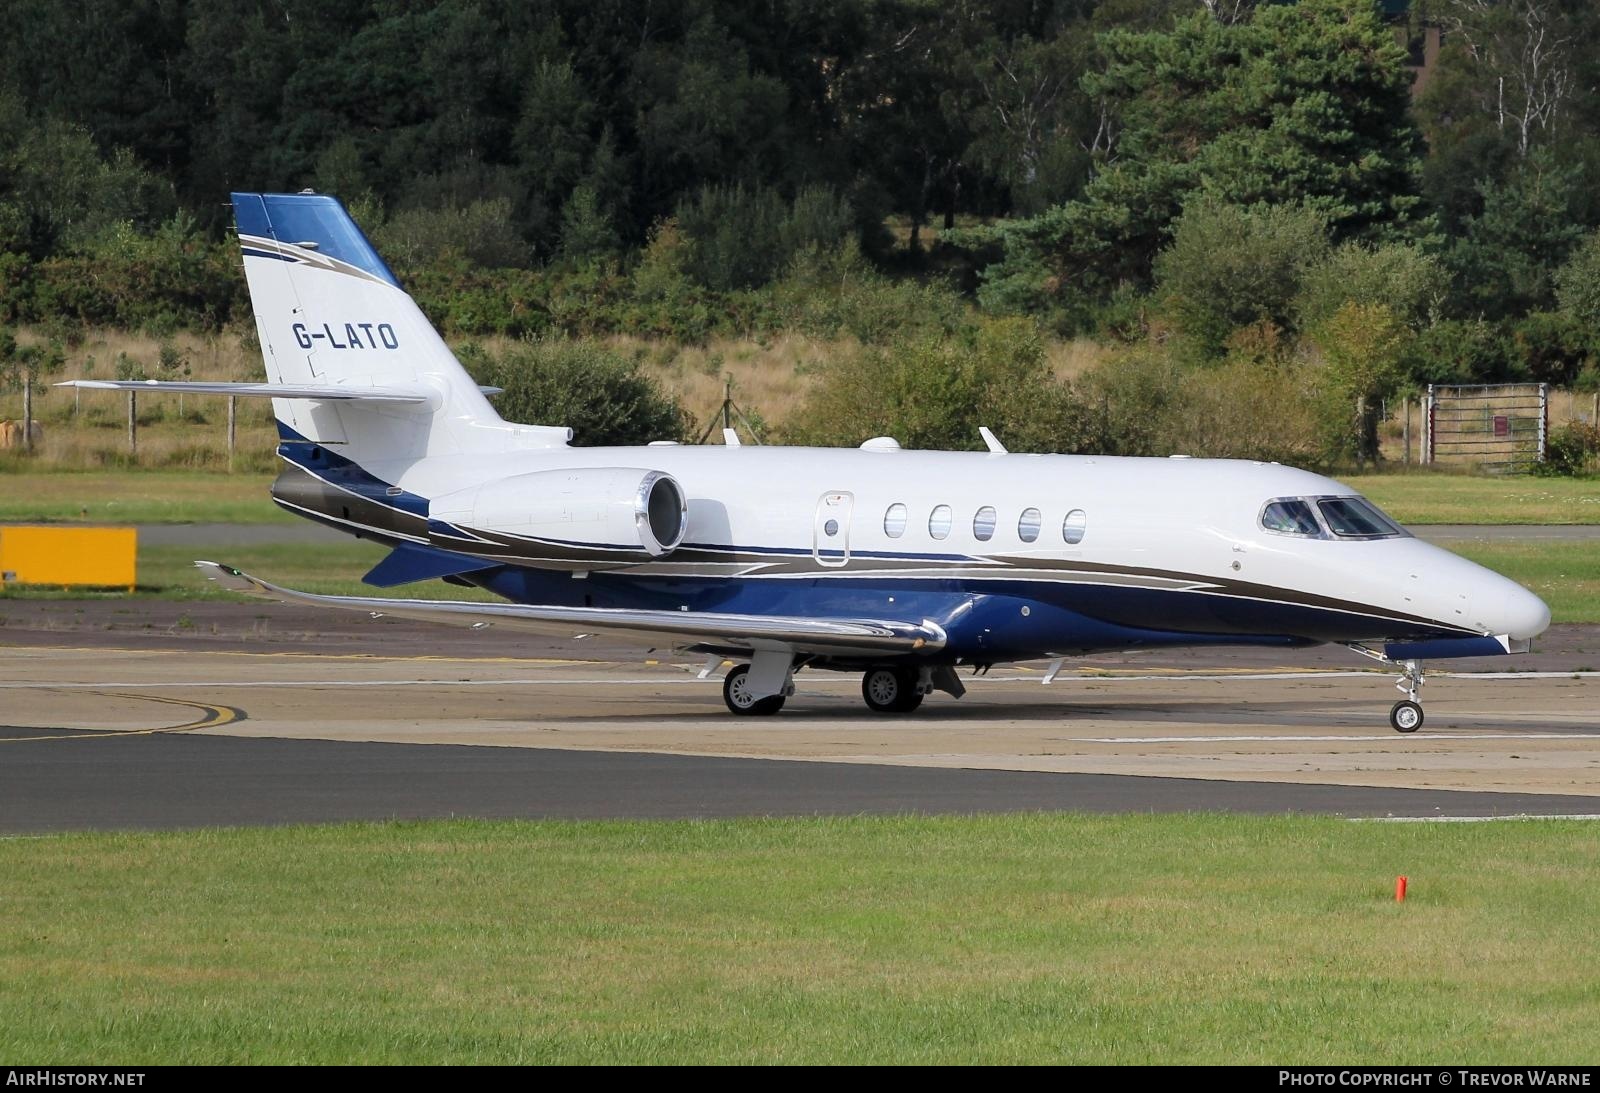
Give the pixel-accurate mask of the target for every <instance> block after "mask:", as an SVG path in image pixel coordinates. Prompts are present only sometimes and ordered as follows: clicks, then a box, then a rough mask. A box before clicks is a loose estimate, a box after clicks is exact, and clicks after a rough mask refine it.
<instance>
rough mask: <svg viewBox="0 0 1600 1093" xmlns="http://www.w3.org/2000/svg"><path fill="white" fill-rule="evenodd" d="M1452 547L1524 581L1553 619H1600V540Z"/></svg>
mask: <svg viewBox="0 0 1600 1093" xmlns="http://www.w3.org/2000/svg"><path fill="white" fill-rule="evenodd" d="M1450 549H1452V550H1454V551H1455V552H1456V553H1457V554H1460V555H1462V556H1463V557H1466V558H1470V559H1472V560H1473V561H1474V562H1477V563H1478V564H1479V565H1483V566H1488V567H1489V568H1490V569H1492V570H1494V571H1495V572H1497V573H1504V574H1505V575H1506V576H1507V577H1510V578H1512V579H1513V580H1515V581H1519V582H1521V583H1522V584H1523V585H1525V586H1526V587H1528V588H1529V589H1531V590H1532V591H1533V592H1534V593H1535V594H1536V595H1538V596H1539V598H1540V599H1542V600H1544V602H1545V603H1547V604H1549V605H1550V617H1551V620H1552V621H1554V622H1600V543H1596V542H1593V541H1589V542H1584V541H1582V540H1573V541H1565V542H1563V541H1560V540H1556V541H1553V542H1539V543H1532V542H1529V543H1516V542H1511V543H1497V542H1475V543H1452V544H1451V547H1450Z"/></svg>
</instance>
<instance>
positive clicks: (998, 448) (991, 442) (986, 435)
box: [978, 425, 1007, 455]
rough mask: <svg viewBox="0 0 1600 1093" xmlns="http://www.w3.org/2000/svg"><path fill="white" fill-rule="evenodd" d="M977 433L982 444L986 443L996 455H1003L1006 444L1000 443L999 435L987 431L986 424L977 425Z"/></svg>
mask: <svg viewBox="0 0 1600 1093" xmlns="http://www.w3.org/2000/svg"><path fill="white" fill-rule="evenodd" d="M978 435H979V436H981V437H983V442H984V444H986V445H988V447H989V450H990V451H991V452H994V453H995V454H996V455H1005V454H1006V451H1007V448H1006V446H1005V445H1004V444H1002V443H1000V438H999V437H997V436H995V435H994V434H993V433H991V432H990V431H989V426H987V425H980V426H978Z"/></svg>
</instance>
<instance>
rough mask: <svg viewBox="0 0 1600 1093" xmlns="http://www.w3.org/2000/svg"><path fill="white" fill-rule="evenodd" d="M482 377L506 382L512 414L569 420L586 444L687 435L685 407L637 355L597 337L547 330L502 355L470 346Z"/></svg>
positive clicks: (504, 405)
mask: <svg viewBox="0 0 1600 1093" xmlns="http://www.w3.org/2000/svg"><path fill="white" fill-rule="evenodd" d="M458 355H459V356H460V358H461V363H462V364H463V365H465V366H466V367H467V369H468V370H469V371H470V372H471V373H472V374H473V375H474V376H475V377H476V378H477V380H478V382H479V383H484V384H489V385H491V386H494V387H503V388H505V393H504V394H502V395H500V396H499V397H498V398H496V399H495V408H496V409H497V410H498V411H499V412H500V415H501V416H502V417H504V418H505V419H506V420H508V421H517V422H524V423H527V424H533V425H565V426H568V427H569V428H571V429H572V431H573V434H574V436H573V440H574V442H575V443H578V444H581V445H586V446H591V447H593V446H603V445H612V444H645V443H648V442H650V441H652V440H682V439H684V438H685V434H686V433H687V432H688V426H689V422H688V418H687V415H685V414H684V412H683V409H682V407H680V406H679V405H678V404H677V402H675V401H674V400H673V399H672V398H671V397H670V396H668V395H666V394H664V393H662V391H661V390H660V389H659V388H657V387H656V385H655V384H654V383H652V382H651V381H650V380H649V379H648V378H647V377H645V376H643V375H641V374H640V372H639V364H638V362H637V361H633V360H630V359H628V358H627V357H624V356H622V355H621V354H620V353H616V352H614V351H612V350H610V349H607V348H605V347H604V346H601V345H597V344H596V343H594V342H587V341H577V340H571V339H567V338H560V337H555V338H539V339H534V340H530V341H526V342H522V343H520V344H518V345H515V346H513V347H511V348H510V349H508V350H506V351H505V352H504V353H502V354H499V355H495V354H491V353H489V352H487V351H485V350H484V349H483V348H482V347H481V346H478V345H475V344H469V345H466V346H463V347H462V348H461V349H460V350H459V352H458Z"/></svg>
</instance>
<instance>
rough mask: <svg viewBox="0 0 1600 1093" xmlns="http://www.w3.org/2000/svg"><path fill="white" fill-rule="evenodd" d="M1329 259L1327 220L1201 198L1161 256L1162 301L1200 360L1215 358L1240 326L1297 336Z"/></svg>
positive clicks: (1288, 208)
mask: <svg viewBox="0 0 1600 1093" xmlns="http://www.w3.org/2000/svg"><path fill="white" fill-rule="evenodd" d="M1327 255H1328V225H1327V221H1326V220H1325V219H1324V218H1323V217H1322V215H1321V214H1320V213H1317V212H1314V211H1312V210H1310V209H1305V208H1300V207H1297V206H1294V205H1261V206H1256V207H1254V208H1243V207H1240V206H1238V205H1228V204H1224V203H1223V202H1221V201H1218V200H1217V199H1215V198H1212V197H1209V196H1200V197H1197V198H1196V199H1195V200H1193V201H1191V202H1190V203H1189V205H1188V206H1187V207H1186V208H1185V209H1184V212H1183V215H1182V216H1181V217H1179V218H1178V220H1177V222H1176V223H1175V224H1173V228H1172V245H1171V246H1169V247H1168V248H1167V249H1166V250H1163V251H1162V252H1161V253H1160V254H1159V255H1157V256H1156V261H1155V277H1156V297H1157V299H1158V300H1159V301H1160V303H1161V306H1162V308H1163V309H1164V310H1165V312H1166V314H1167V315H1168V316H1169V317H1170V318H1171V319H1172V321H1173V323H1174V324H1175V325H1176V326H1177V328H1178V330H1179V331H1181V332H1182V333H1183V334H1184V335H1185V336H1186V337H1187V338H1188V339H1189V341H1190V343H1191V345H1192V346H1193V347H1194V349H1195V350H1196V352H1197V354H1198V355H1199V356H1200V357H1201V358H1203V359H1215V358H1217V357H1219V356H1220V355H1221V353H1222V348H1223V345H1224V344H1225V343H1226V342H1227V340H1228V337H1229V335H1231V334H1232V333H1233V332H1234V331H1235V330H1236V329H1238V328H1239V327H1242V326H1248V325H1251V324H1253V323H1260V322H1269V323H1271V324H1273V325H1274V326H1276V327H1277V328H1279V329H1281V330H1290V329H1292V328H1293V327H1294V321H1295V309H1294V307H1293V303H1294V300H1295V298H1296V296H1297V295H1298V294H1299V292H1300V286H1301V282H1302V281H1303V279H1304V277H1305V274H1306V271H1307V270H1308V269H1310V268H1313V267H1315V266H1317V265H1318V264H1320V263H1322V262H1323V261H1325V260H1326V258H1327Z"/></svg>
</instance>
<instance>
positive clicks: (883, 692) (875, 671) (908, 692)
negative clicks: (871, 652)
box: [861, 668, 932, 713]
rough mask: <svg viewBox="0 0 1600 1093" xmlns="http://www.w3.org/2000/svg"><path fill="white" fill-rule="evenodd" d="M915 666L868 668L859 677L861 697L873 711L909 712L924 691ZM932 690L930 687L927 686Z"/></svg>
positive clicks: (919, 703) (918, 703) (921, 697)
mask: <svg viewBox="0 0 1600 1093" xmlns="http://www.w3.org/2000/svg"><path fill="white" fill-rule="evenodd" d="M918 675H919V673H918V671H917V670H916V669H915V668H868V669H867V671H866V673H865V674H864V675H863V676H862V677H861V697H862V698H864V699H866V700H867V709H869V710H871V711H872V712H873V713H910V712H911V711H912V710H914V709H916V708H917V707H918V706H920V705H922V699H923V695H924V694H925V693H926V692H924V691H923V690H922V688H921V686H919V681H918V678H917V677H918ZM929 690H932V687H929Z"/></svg>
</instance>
